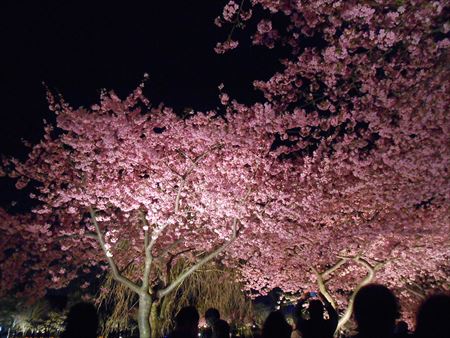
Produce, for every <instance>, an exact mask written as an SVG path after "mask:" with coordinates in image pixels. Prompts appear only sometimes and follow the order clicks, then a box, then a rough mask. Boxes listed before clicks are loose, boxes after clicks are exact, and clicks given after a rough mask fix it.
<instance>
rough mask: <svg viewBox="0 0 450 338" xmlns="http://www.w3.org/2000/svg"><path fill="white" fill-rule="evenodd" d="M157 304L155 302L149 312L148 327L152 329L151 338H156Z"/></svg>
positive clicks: (157, 329) (157, 328)
mask: <svg viewBox="0 0 450 338" xmlns="http://www.w3.org/2000/svg"><path fill="white" fill-rule="evenodd" d="M159 304H160V303H159V302H158V301H155V302H153V303H152V308H151V311H150V326H151V328H152V338H158V331H159V327H158V316H159V310H160V308H159Z"/></svg>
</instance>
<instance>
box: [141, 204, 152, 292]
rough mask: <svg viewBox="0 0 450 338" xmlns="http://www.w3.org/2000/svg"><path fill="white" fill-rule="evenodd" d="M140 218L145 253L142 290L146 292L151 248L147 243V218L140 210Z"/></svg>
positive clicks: (150, 262) (150, 264)
mask: <svg viewBox="0 0 450 338" xmlns="http://www.w3.org/2000/svg"><path fill="white" fill-rule="evenodd" d="M141 220H142V227H143V229H144V253H145V262H144V273H143V275H142V290H143V291H145V292H148V290H149V278H150V269H151V266H152V260H153V257H152V248H151V247H150V244H149V238H148V237H149V235H148V232H149V228H150V227H149V224H148V222H147V219H146V218H145V214H144V212H142V211H141Z"/></svg>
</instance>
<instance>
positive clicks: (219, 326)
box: [212, 319, 230, 338]
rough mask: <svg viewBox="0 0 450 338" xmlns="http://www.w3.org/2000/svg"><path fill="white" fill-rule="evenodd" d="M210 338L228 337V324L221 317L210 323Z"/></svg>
mask: <svg viewBox="0 0 450 338" xmlns="http://www.w3.org/2000/svg"><path fill="white" fill-rule="evenodd" d="M212 338H230V325H228V323H227V322H226V321H224V320H222V319H219V320H216V321H215V322H214V324H213V325H212Z"/></svg>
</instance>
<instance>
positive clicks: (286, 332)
mask: <svg viewBox="0 0 450 338" xmlns="http://www.w3.org/2000/svg"><path fill="white" fill-rule="evenodd" d="M291 331H292V329H291V326H290V325H289V324H288V322H287V321H286V319H285V318H284V316H283V314H282V313H281V311H274V312H272V313H271V314H270V315H269V316H268V317H267V319H266V321H265V322H264V326H263V332H262V337H263V338H289V337H290V336H291Z"/></svg>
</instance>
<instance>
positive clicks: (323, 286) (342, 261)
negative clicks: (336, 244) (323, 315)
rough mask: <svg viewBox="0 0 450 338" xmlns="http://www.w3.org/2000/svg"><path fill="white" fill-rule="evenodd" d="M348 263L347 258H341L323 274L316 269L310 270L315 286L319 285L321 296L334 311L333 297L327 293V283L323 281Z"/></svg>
mask: <svg viewBox="0 0 450 338" xmlns="http://www.w3.org/2000/svg"><path fill="white" fill-rule="evenodd" d="M347 261H348V258H341V259H340V260H339V261H338V262H337V263H336V264H334V265H333V266H332V267H330V268H329V269H327V270H325V271H324V272H319V271H318V270H317V269H316V268H314V267H313V268H312V270H313V272H314V274H315V275H316V277H317V284H319V290H320V292H321V293H322V294H323V296H324V297H325V298H326V299H327V300H328V302H330V304H331V305H332V306H333V308H335V309H336V302H335V301H334V299H333V297H331V295H330V293H329V292H328V289H327V287H326V283H327V281H326V280H325V279H326V278H328V277H329V276H330V275H331V274H332V273H333V272H334V271H336V270H337V269H339V268H340V267H341V266H342V265H343V264H345V263H346V262H347Z"/></svg>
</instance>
